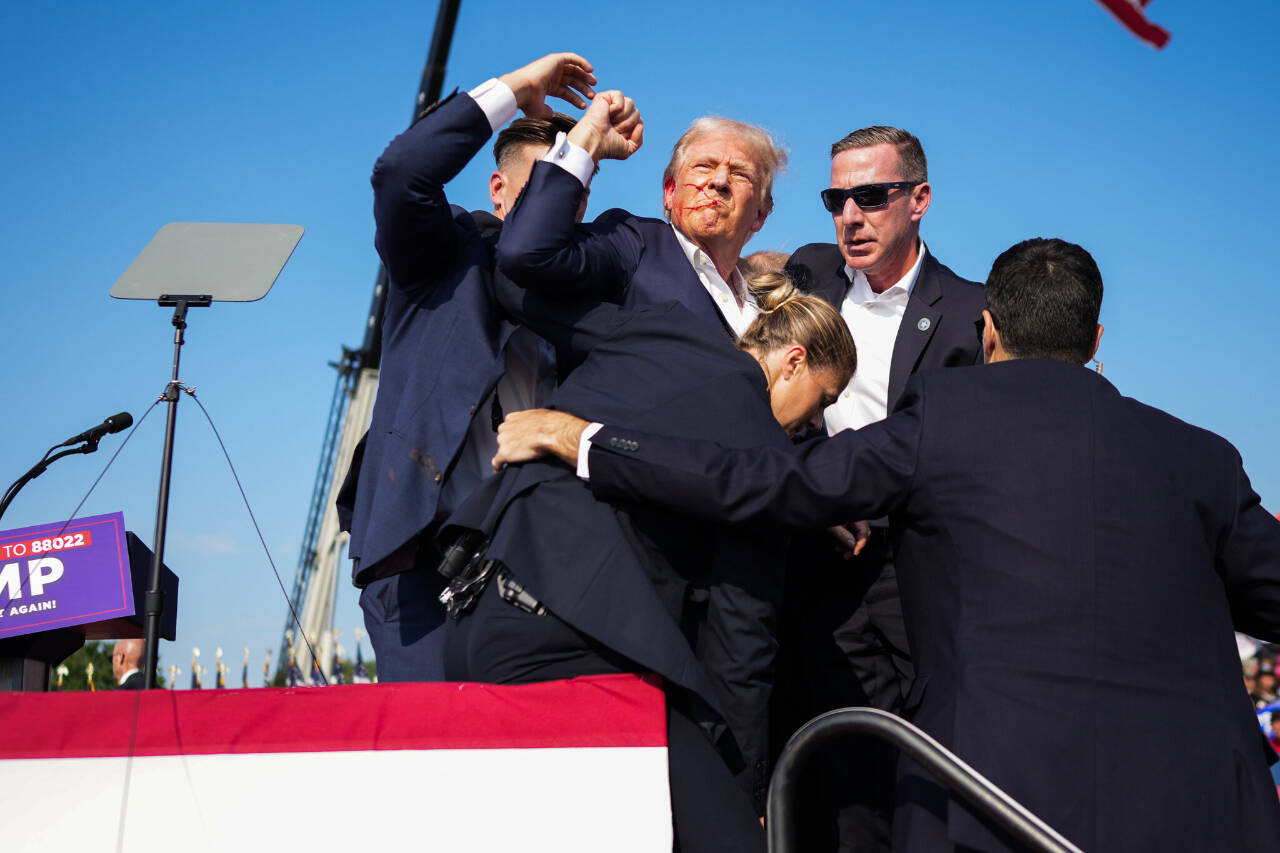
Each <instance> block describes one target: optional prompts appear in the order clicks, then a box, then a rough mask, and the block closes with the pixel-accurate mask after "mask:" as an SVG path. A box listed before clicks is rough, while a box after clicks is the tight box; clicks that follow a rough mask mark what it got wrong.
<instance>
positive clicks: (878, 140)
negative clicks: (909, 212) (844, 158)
mask: <svg viewBox="0 0 1280 853" xmlns="http://www.w3.org/2000/svg"><path fill="white" fill-rule="evenodd" d="M876 145H892V146H893V147H894V148H896V149H897V151H898V171H899V173H900V177H901V178H902V180H904V181H915V182H916V183H921V184H923V183H924V182H925V181H927V180H929V161H928V160H926V159H925V156H924V146H923V145H921V144H920V140H919V139H916V138H915V136H914V135H913V134H911V133H908V132H907V131H905V130H903V129H902V128H900V127H888V126H886V125H883V124H877V125H874V126H872V127H864V128H861V129H859V130H855V131H854V132H853V133H851V134H849V135H848V136H846V137H845V138H844V139H841V140H840V141H839V142H837V143H835V144H834V145H832V146H831V159H832V160H834V159H835V158H836V155H837V154H840V153H841V152H844V151H848V150H849V149H851V148H871V147H873V146H876Z"/></svg>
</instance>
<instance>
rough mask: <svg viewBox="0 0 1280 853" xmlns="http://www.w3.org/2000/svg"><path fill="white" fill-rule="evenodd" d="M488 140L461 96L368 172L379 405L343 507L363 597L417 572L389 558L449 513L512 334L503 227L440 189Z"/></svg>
mask: <svg viewBox="0 0 1280 853" xmlns="http://www.w3.org/2000/svg"><path fill="white" fill-rule="evenodd" d="M491 135H492V129H491V128H490V126H489V120H488V119H487V118H486V117H485V114H484V112H483V111H482V110H481V109H480V107H479V106H477V105H476V103H475V101H474V100H472V99H471V98H470V97H468V96H467V95H461V94H458V93H456V92H455V93H454V94H453V95H450V96H449V97H448V98H446V99H445V100H443V101H441V102H440V103H438V104H436V105H435V106H434V107H433V108H432V109H431V110H429V111H428V113H427V114H426V115H425V116H424V117H422V118H421V119H419V121H418V122H417V123H416V124H414V125H413V127H411V128H409V130H407V131H405V132H404V133H403V134H401V135H400V136H399V137H397V138H396V139H395V140H393V141H392V143H391V144H390V145H389V146H388V147H387V150H386V151H385V152H384V153H383V154H382V156H381V157H380V158H379V159H378V162H377V164H376V165H375V166H374V171H373V189H374V218H375V220H376V221H377V234H376V237H375V245H376V246H377V249H378V254H379V255H380V256H381V258H382V262H383V264H384V265H385V266H386V268H387V274H388V276H389V278H390V282H391V286H390V290H389V291H388V293H387V303H386V310H385V313H384V315H383V327H382V363H381V366H380V372H379V377H378V385H379V389H380V390H379V393H378V399H377V401H376V402H375V404H374V408H373V418H372V422H371V424H370V427H369V432H368V434H367V435H366V436H365V439H364V440H363V442H362V445H361V447H360V448H359V449H357V452H356V455H355V457H354V458H353V460H352V465H351V469H350V471H349V472H348V474H347V481H346V483H345V484H344V486H343V490H342V493H341V494H340V496H339V499H338V504H339V513H340V516H342V518H343V521H344V522H345V523H344V528H346V529H349V530H350V531H351V542H350V545H349V547H348V552H349V554H350V555H351V556H352V557H353V558H358V559H359V563H358V566H359V569H358V572H357V576H356V578H355V580H356V583H357V585H358V586H364V585H366V584H367V583H368V582H369V581H370V580H373V579H374V578H376V577H380V576H382V575H383V574H388V573H394V571H397V570H403V569H405V568H408V567H410V566H411V565H412V554H409V555H407V556H408V558H409V559H408V560H406V559H403V557H402V558H401V559H398V560H396V561H394V562H396V563H397V564H398V565H397V566H395V567H392V568H385V567H381V566H380V565H379V564H381V563H383V561H384V560H386V558H387V557H389V556H391V555H392V554H393V553H395V552H397V551H399V550H400V549H401V548H402V547H404V546H406V545H410V546H411V547H412V544H411V543H414V542H416V538H417V536H418V534H419V533H420V532H421V531H422V530H423V528H425V527H426V526H427V525H429V524H431V523H432V522H433V521H435V520H436V519H437V518H438V517H445V516H447V514H448V512H449V511H451V510H452V509H454V508H453V507H442V506H440V495H441V489H442V486H443V485H444V483H445V480H446V478H447V477H448V476H449V472H450V468H451V466H452V464H453V461H454V459H455V457H456V456H457V454H458V451H459V449H460V448H461V447H462V444H463V441H464V440H465V438H466V435H467V430H468V427H469V426H470V423H471V419H472V416H473V415H474V414H475V412H476V408H477V406H478V405H479V404H480V403H481V402H482V401H483V400H484V399H485V398H486V397H487V396H488V395H489V392H490V391H492V390H493V387H494V386H495V385H496V384H497V381H498V379H499V377H500V376H501V375H502V373H503V370H504V369H505V366H506V362H505V346H506V342H507V339H508V338H509V337H510V336H511V333H512V332H513V331H514V330H515V326H514V325H512V323H511V322H510V321H509V320H508V319H507V318H506V316H505V315H504V314H503V313H502V311H501V309H500V308H499V307H498V306H497V304H496V302H495V300H494V295H493V277H494V272H493V246H494V243H495V242H496V241H497V234H498V231H499V230H500V228H501V222H500V221H499V220H498V219H496V218H495V217H493V216H492V215H490V214H487V213H467V212H466V211H464V210H462V209H461V208H459V207H456V206H452V205H450V204H449V202H448V199H447V198H446V197H445V194H444V185H445V183H447V182H448V181H449V180H451V179H452V178H453V177H454V176H455V175H457V174H458V172H460V171H462V169H463V167H465V166H466V165H467V163H468V162H469V161H470V160H471V158H472V157H473V156H474V155H475V154H476V152H477V151H479V150H480V148H481V147H483V146H484V144H485V142H486V141H487V140H488V139H489V137H490V136H491Z"/></svg>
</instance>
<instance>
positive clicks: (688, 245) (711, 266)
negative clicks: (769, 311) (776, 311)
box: [671, 224, 755, 304]
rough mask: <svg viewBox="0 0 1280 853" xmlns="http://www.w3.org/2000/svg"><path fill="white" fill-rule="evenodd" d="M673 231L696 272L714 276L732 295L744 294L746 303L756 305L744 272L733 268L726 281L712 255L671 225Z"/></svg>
mask: <svg viewBox="0 0 1280 853" xmlns="http://www.w3.org/2000/svg"><path fill="white" fill-rule="evenodd" d="M671 230H672V231H673V232H674V233H675V235H676V240H677V241H678V242H679V243H680V248H681V249H683V250H684V255H685V257H686V258H688V259H689V263H690V264H692V265H693V268H694V269H695V270H696V269H700V268H701V269H702V270H703V271H705V272H707V273H708V274H710V275H714V276H715V278H714V279H713V281H719V282H721V283H722V284H724V285H725V286H727V287H728V288H729V291H730V292H731V293H734V294H742V296H743V301H744V302H749V303H753V304H754V303H755V299H754V298H753V297H752V296H751V291H750V290H748V289H747V280H746V279H745V278H743V277H742V272H741V271H740V270H739V269H738V268H737V267H736V266H735V267H734V268H733V272H731V273H730V274H729V280H728V281H725V280H724V277H723V276H721V275H720V271H719V270H718V269H716V265H715V263H714V262H713V261H712V260H711V256H710V255H708V254H707V253H706V252H704V251H702V249H701V248H699V247H698V244H697V243H695V242H693V241H692V240H690V239H689V238H688V237H686V236H685V235H684V233H683V232H682V231H681V230H680V229H679V228H677V227H676V226H675V225H674V224H671Z"/></svg>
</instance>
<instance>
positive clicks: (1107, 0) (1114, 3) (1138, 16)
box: [1098, 0, 1169, 49]
mask: <svg viewBox="0 0 1280 853" xmlns="http://www.w3.org/2000/svg"><path fill="white" fill-rule="evenodd" d="M1098 2H1099V3H1101V4H1102V5H1103V6H1104V7H1105V8H1106V9H1107V10H1108V11H1109V12H1111V14H1112V15H1115V17H1116V19H1117V20H1118V21H1120V23H1122V24H1124V25H1125V27H1127V28H1128V29H1129V32H1131V33H1133V34H1134V35H1135V36H1137V37H1138V38H1140V39H1142V40H1143V41H1145V42H1146V43H1147V44H1150V45H1151V46H1153V47H1155V48H1156V49H1159V48H1162V47H1164V46H1165V45H1166V44H1168V43H1169V31H1168V30H1166V29H1164V28H1163V27H1161V26H1159V25H1157V24H1153V23H1151V21H1149V20H1147V16H1146V15H1144V14H1143V12H1142V9H1143V8H1145V7H1146V5H1147V3H1148V2H1150V0H1141V2H1142V6H1141V7H1139V6H1137V5H1134V3H1133V2H1130V0H1098Z"/></svg>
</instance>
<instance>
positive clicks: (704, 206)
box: [680, 184, 724, 210]
mask: <svg viewBox="0 0 1280 853" xmlns="http://www.w3.org/2000/svg"><path fill="white" fill-rule="evenodd" d="M685 186H686V187H689V188H690V189H694V190H697V191H698V192H700V193H702V195H703V196H704V197H705V198H706V199H707V200H706V201H705V202H703V203H702V204H686V205H683V206H682V207H681V208H680V209H681V210H707V209H708V208H711V207H716V206H718V205H721V204H723V203H724V202H722V201H720V199H718V198H712V197H711V196H710V195H708V193H707V190H706V187H702V186H699V185H698V184H685Z"/></svg>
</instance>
